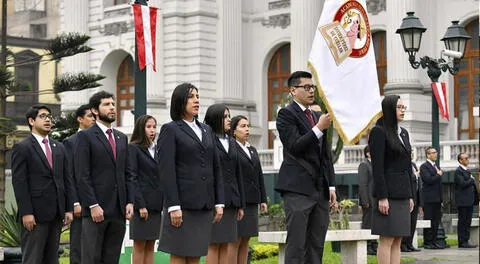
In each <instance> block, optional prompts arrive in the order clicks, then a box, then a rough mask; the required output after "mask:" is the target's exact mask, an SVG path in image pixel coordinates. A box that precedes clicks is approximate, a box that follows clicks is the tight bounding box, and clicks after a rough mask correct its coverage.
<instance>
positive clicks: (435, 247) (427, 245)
mask: <svg viewBox="0 0 480 264" xmlns="http://www.w3.org/2000/svg"><path fill="white" fill-rule="evenodd" d="M423 248H425V249H440V247H438V246H437V245H435V244H424V245H423Z"/></svg>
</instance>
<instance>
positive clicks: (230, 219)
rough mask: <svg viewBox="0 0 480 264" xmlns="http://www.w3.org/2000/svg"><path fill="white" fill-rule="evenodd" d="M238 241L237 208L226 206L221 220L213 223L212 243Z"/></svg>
mask: <svg viewBox="0 0 480 264" xmlns="http://www.w3.org/2000/svg"><path fill="white" fill-rule="evenodd" d="M235 241H237V208H231V207H230V208H224V209H223V216H222V219H221V220H220V222H218V223H215V224H213V227H212V240H211V241H210V244H223V243H230V242H235Z"/></svg>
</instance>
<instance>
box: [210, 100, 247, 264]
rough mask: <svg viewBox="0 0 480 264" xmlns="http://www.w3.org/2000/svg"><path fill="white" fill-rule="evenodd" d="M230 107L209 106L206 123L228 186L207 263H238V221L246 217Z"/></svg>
mask: <svg viewBox="0 0 480 264" xmlns="http://www.w3.org/2000/svg"><path fill="white" fill-rule="evenodd" d="M230 121H231V120H230V110H229V109H228V107H227V106H226V105H224V104H214V105H211V106H210V107H209V108H208V109H207V113H206V114H205V120H204V123H205V124H207V125H209V126H210V127H211V128H212V130H213V132H214V133H215V135H216V137H215V144H216V146H217V152H218V155H219V157H220V164H221V166H222V172H223V185H224V188H225V208H224V210H223V216H222V220H221V221H220V222H218V223H215V224H213V227H212V239H211V241H210V245H209V246H208V254H207V257H206V263H207V264H223V263H236V261H237V254H238V253H237V250H236V247H235V242H236V241H237V237H238V232H237V221H240V220H242V218H243V214H244V211H243V208H245V197H244V190H243V179H242V173H241V170H240V169H241V168H240V165H239V161H238V150H237V147H236V146H235V145H236V142H235V139H234V138H232V137H231V136H229V132H230V123H231V122H230Z"/></svg>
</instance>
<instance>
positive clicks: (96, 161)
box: [74, 123, 134, 217]
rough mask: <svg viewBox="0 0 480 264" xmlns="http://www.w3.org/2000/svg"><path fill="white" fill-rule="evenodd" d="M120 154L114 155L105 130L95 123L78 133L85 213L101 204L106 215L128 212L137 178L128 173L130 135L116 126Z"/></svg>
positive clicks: (77, 163)
mask: <svg viewBox="0 0 480 264" xmlns="http://www.w3.org/2000/svg"><path fill="white" fill-rule="evenodd" d="M113 136H114V139H115V144H116V153H117V158H116V159H114V157H113V151H112V148H111V147H110V144H109V142H108V139H107V137H106V135H105V133H104V132H103V131H102V130H101V129H100V127H99V126H98V125H97V124H96V123H95V124H93V125H92V126H91V127H89V128H88V129H85V130H81V131H79V132H78V133H77V142H76V145H75V154H74V155H75V170H76V176H77V181H78V190H79V192H78V193H79V195H80V200H81V201H82V207H83V210H82V215H84V216H89V215H90V206H91V205H94V204H99V205H100V206H101V207H102V209H103V211H104V215H105V216H107V217H108V216H118V215H125V206H126V205H127V203H133V200H134V192H133V190H134V186H133V180H132V179H131V177H130V176H129V175H128V174H127V173H126V167H127V163H128V148H127V136H125V135H124V134H123V133H122V132H120V131H118V130H116V129H113Z"/></svg>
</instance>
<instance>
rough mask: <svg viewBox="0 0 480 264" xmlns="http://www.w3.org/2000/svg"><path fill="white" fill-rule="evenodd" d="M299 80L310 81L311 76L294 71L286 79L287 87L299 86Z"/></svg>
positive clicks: (304, 72) (303, 72)
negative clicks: (305, 79)
mask: <svg viewBox="0 0 480 264" xmlns="http://www.w3.org/2000/svg"><path fill="white" fill-rule="evenodd" d="M300 78H307V79H312V74H311V73H309V72H306V71H296V72H294V73H292V74H290V77H288V81H287V82H288V86H289V87H291V86H296V85H299V84H300Z"/></svg>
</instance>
